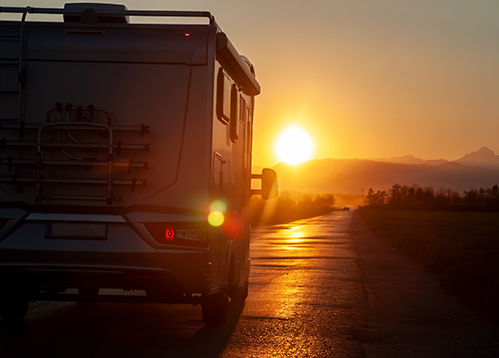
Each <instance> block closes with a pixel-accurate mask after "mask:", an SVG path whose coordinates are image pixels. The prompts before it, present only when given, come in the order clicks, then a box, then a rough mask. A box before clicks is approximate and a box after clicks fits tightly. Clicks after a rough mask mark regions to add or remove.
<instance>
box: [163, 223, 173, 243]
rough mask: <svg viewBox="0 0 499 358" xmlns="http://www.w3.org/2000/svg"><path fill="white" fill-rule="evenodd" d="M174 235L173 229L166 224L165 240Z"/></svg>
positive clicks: (171, 238) (170, 238)
mask: <svg viewBox="0 0 499 358" xmlns="http://www.w3.org/2000/svg"><path fill="white" fill-rule="evenodd" d="M174 237H175V230H174V229H173V228H172V227H171V226H167V227H166V230H165V240H166V241H170V240H173V238H174Z"/></svg>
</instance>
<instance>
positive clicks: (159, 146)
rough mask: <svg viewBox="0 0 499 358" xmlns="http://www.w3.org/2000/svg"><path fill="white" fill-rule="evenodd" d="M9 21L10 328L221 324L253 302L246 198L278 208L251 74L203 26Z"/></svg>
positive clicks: (177, 19)
mask: <svg viewBox="0 0 499 358" xmlns="http://www.w3.org/2000/svg"><path fill="white" fill-rule="evenodd" d="M0 13H9V14H17V15H16V16H19V17H18V19H15V20H8V21H7V20H5V21H1V22H0V316H1V317H2V318H3V319H4V320H19V319H22V318H23V317H24V315H25V314H26V312H27V309H28V304H29V302H30V301H37V300H54V301H57V300H65V301H97V302H103V301H104V302H120V301H127V302H155V303H158V302H165V303H192V304H200V305H201V307H202V315H203V318H204V320H205V322H206V323H208V324H219V323H222V322H223V321H224V320H225V315H226V310H227V305H228V302H229V300H244V299H245V297H246V296H247V293H248V277H249V269H250V258H249V240H250V224H249V223H250V220H249V219H250V211H249V202H250V196H251V195H255V194H260V195H262V196H263V197H264V198H272V197H274V196H275V195H277V181H276V177H275V172H274V171H272V170H271V169H264V170H263V172H262V173H261V174H257V175H252V174H251V166H252V164H251V163H252V162H251V150H252V133H253V121H254V118H253V113H254V107H255V101H254V98H255V96H256V95H258V94H259V93H260V85H259V83H258V82H257V80H256V77H255V69H254V67H253V65H252V63H251V62H250V61H249V60H248V59H247V58H246V57H244V56H241V55H239V53H238V52H237V50H236V49H235V47H234V46H233V45H232V43H231V42H230V40H229V38H228V37H227V35H226V34H225V33H224V32H223V31H222V30H221V28H220V26H219V25H218V24H217V23H216V21H215V19H214V17H213V16H212V15H211V14H210V13H209V12H202V11H200V12H196V11H148V10H128V9H127V8H126V7H125V6H123V5H114V4H97V3H74V4H66V5H65V7H64V8H32V7H26V8H18V7H0ZM35 14H36V16H35ZM12 16H13V15H12ZM40 16H50V17H49V20H48V21H38V19H39V18H40ZM31 17H33V18H36V19H33V20H32V19H31ZM134 19H138V20H136V21H134ZM34 20H37V21H34ZM139 20H140V21H139ZM252 179H253V185H254V186H255V184H256V186H257V189H252ZM255 182H256V183H255ZM258 184H260V185H258Z"/></svg>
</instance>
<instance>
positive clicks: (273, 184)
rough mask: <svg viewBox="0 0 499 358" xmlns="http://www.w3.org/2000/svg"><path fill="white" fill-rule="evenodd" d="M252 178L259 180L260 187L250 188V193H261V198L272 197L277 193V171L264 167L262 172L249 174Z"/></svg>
mask: <svg viewBox="0 0 499 358" xmlns="http://www.w3.org/2000/svg"><path fill="white" fill-rule="evenodd" d="M251 178H252V179H260V180H261V183H262V184H261V189H259V190H252V191H251V195H261V196H262V199H263V200H268V199H274V198H275V197H277V195H279V189H278V183H277V173H276V172H275V171H274V170H273V169H269V168H264V169H263V170H262V174H251Z"/></svg>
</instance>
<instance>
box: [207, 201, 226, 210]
mask: <svg viewBox="0 0 499 358" xmlns="http://www.w3.org/2000/svg"><path fill="white" fill-rule="evenodd" d="M225 209H226V207H225V203H224V202H223V201H222V200H215V201H213V202H212V203H211V204H210V212H213V211H219V212H221V213H225Z"/></svg>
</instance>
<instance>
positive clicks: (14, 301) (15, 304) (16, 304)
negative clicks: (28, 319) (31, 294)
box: [0, 292, 29, 322]
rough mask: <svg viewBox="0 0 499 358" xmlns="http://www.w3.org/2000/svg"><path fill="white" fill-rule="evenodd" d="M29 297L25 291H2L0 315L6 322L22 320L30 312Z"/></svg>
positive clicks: (0, 295)
mask: <svg viewBox="0 0 499 358" xmlns="http://www.w3.org/2000/svg"><path fill="white" fill-rule="evenodd" d="M28 307H29V299H28V296H27V295H25V294H24V293H19V292H2V293H1V294H0V317H2V320H4V321H5V322H19V321H22V319H23V318H24V316H25V315H26V312H28Z"/></svg>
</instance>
